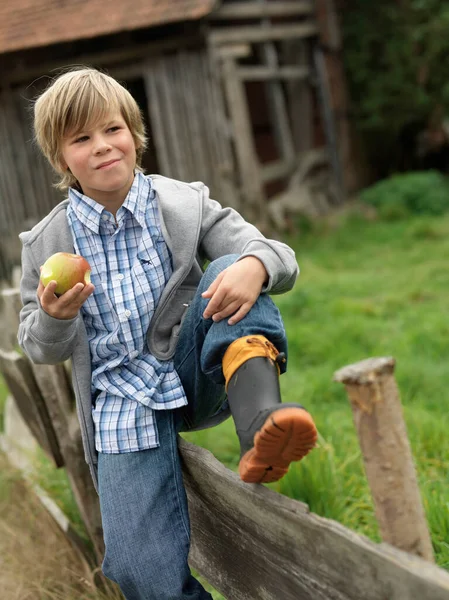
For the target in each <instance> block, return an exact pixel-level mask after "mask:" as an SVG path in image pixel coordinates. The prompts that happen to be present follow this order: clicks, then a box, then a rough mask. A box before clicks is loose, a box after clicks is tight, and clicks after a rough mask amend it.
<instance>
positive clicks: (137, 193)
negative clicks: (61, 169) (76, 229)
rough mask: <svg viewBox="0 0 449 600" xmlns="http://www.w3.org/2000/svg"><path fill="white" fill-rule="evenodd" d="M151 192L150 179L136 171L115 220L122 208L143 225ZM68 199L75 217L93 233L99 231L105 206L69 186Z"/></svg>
mask: <svg viewBox="0 0 449 600" xmlns="http://www.w3.org/2000/svg"><path fill="white" fill-rule="evenodd" d="M150 192H151V180H150V178H149V177H146V176H145V175H144V174H143V173H140V172H138V173H136V175H135V177H134V181H133V183H132V186H131V189H130V190H129V192H128V194H127V196H126V198H125V200H124V202H123V204H122V206H121V207H120V208H119V209H118V211H117V220H120V217H121V214H123V212H124V211H123V209H126V210H128V211H129V212H130V213H131V214H133V215H134V217H135V218H136V220H137V222H138V223H139V225H140V226H141V227H144V226H145V215H146V208H147V206H148V201H149V198H150ZM69 201H70V205H71V207H72V209H73V211H74V213H75V215H76V217H77V218H78V219H79V220H80V221H81V223H83V225H85V226H86V227H88V228H89V229H90V230H91V231H93V232H94V233H97V234H98V233H99V232H100V223H101V215H102V214H103V212H104V211H105V210H106V208H105V207H104V206H103V205H102V204H100V203H99V202H96V201H95V200H93V199H92V198H90V197H89V196H86V195H84V194H83V193H82V192H79V191H78V190H76V189H74V188H69Z"/></svg>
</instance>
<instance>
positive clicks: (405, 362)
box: [0, 210, 449, 600]
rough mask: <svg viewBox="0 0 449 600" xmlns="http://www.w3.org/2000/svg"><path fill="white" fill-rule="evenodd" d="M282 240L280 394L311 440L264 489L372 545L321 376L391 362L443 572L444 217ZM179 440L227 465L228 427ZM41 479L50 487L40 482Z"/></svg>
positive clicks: (348, 421)
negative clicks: (283, 365) (290, 266)
mask: <svg viewBox="0 0 449 600" xmlns="http://www.w3.org/2000/svg"><path fill="white" fill-rule="evenodd" d="M290 243H291V244H292V245H293V246H294V247H295V249H296V250H297V255H298V261H299V263H300V265H301V276H300V279H299V281H298V284H297V285H296V287H295V289H294V290H293V291H292V292H290V293H289V294H286V295H283V296H279V297H276V298H275V300H276V302H277V304H278V306H279V307H280V309H281V311H282V314H283V316H284V320H285V324H286V329H287V333H288V336H289V364H288V372H287V374H286V375H285V376H283V377H282V378H281V387H282V390H283V398H284V400H285V401H287V402H300V403H301V404H303V405H304V406H306V407H307V408H308V409H309V410H310V411H311V412H312V414H313V415H314V417H315V420H316V423H317V425H318V428H319V433H320V438H319V446H318V448H317V449H315V450H314V451H313V452H312V453H311V454H310V456H308V457H307V458H306V459H305V460H304V461H302V462H301V463H299V464H297V465H294V466H293V467H292V468H291V469H290V471H289V473H288V475H287V476H286V477H285V478H284V479H282V480H281V481H280V482H278V483H277V484H271V485H270V487H272V488H273V489H275V490H277V491H279V492H281V493H282V494H286V495H288V496H290V497H292V498H296V499H298V500H302V501H304V502H306V503H307V504H309V506H310V509H311V511H312V512H315V513H317V514H319V515H322V516H325V517H328V518H332V519H335V520H337V521H339V522H340V523H342V524H343V525H345V526H347V527H349V528H351V529H353V530H355V531H357V532H359V533H363V534H364V535H366V536H368V537H369V538H371V539H372V540H374V541H380V538H379V532H378V528H377V524H376V520H375V518H374V513H373V505H372V501H371V497H370V492H369V488H368V485H367V481H366V478H365V475H364V470H363V463H362V459H361V453H360V448H359V445H358V441H357V437H356V433H355V429H354V426H353V423H352V413H351V408H350V406H349V402H348V400H347V397H346V394H345V391H344V388H343V386H342V385H341V384H337V383H333V382H332V376H333V374H334V372H335V371H336V370H337V369H339V368H341V367H342V366H345V365H347V364H350V363H353V362H357V361H359V360H362V359H364V358H368V357H371V356H393V357H394V358H395V359H396V361H397V366H396V378H397V381H398V384H399V388H400V391H401V398H402V403H403V407H404V415H405V420H406V424H407V428H408V434H409V438H410V442H411V445H412V450H413V453H414V457H415V461H416V465H417V470H418V476H419V484H420V488H421V492H422V495H423V499H424V504H425V509H426V513H427V518H428V522H429V526H430V529H431V534H432V540H433V544H434V550H435V554H436V559H437V564H439V565H440V566H441V567H443V568H446V569H449V478H448V474H449V437H448V435H447V431H448V429H449V416H448V410H447V405H448V402H447V397H448V395H449V393H448V390H449V370H448V368H447V364H448V361H449V321H448V318H447V316H448V310H447V298H448V296H449V275H448V267H447V256H448V255H449V216H446V217H444V218H422V217H421V218H419V219H418V218H410V219H407V220H402V221H395V222H379V221H373V220H367V219H366V218H364V217H362V216H361V214H359V212H358V211H357V210H352V211H347V213H346V214H344V215H341V216H340V217H339V218H334V219H332V221H328V222H326V223H322V224H321V225H320V226H319V227H318V226H315V227H313V228H310V229H309V231H307V232H303V233H301V235H300V236H299V241H298V239H295V240H290ZM0 396H1V393H0ZM185 437H186V438H187V439H189V440H190V441H194V442H195V443H197V444H199V445H201V446H204V447H206V448H208V449H209V450H211V451H212V452H213V454H214V455H215V456H216V457H217V458H218V459H219V460H221V461H222V462H223V463H224V464H225V465H226V466H228V467H229V468H231V469H236V467H237V461H238V444H237V439H236V436H235V433H234V430H233V425H232V422H231V421H228V422H226V423H224V424H222V425H220V426H219V427H218V428H215V429H213V430H207V431H203V432H198V433H195V434H188V435H186V436H185ZM44 479H47V480H48V486H51V485H52V483H51V479H52V477H51V475H49V474H48V473H47V475H46V476H45V478H44ZM42 483H44V484H45V481H44V482H42V481H41V484H42ZM59 485H62V484H61V483H60V484H59ZM65 497H66V496H65V495H64V494H61V498H62V500H61V502H62V503H63V504H64V502H69V501H68V500H64V498H65ZM72 510H73V508H72ZM214 598H215V599H216V600H219V599H220V598H221V597H220V596H219V595H218V594H216V595H214Z"/></svg>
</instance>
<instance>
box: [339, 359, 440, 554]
mask: <svg viewBox="0 0 449 600" xmlns="http://www.w3.org/2000/svg"><path fill="white" fill-rule="evenodd" d="M394 366H395V360H394V359H393V358H370V359H367V360H363V361H361V362H358V363H356V364H353V365H349V366H346V367H344V368H342V369H340V370H339V371H337V372H336V373H335V374H334V381H338V382H341V383H343V384H344V385H345V387H346V391H347V394H348V397H349V400H350V402H351V407H352V412H353V418H354V423H355V427H356V429H357V434H358V437H359V442H360V447H361V449H362V454H363V459H364V463H365V470H366V475H367V478H368V482H369V485H370V488H371V493H372V496H373V500H374V504H375V511H376V517H377V520H378V522H379V527H380V531H381V535H382V539H383V540H384V541H385V542H388V543H390V544H392V545H393V546H396V548H400V549H401V550H405V551H406V552H409V553H412V554H417V555H418V556H421V557H422V558H424V559H426V560H428V561H431V562H433V561H434V557H433V550H432V543H431V539H430V534H429V529H428V526H427V522H426V517H425V513H424V507H423V504H422V500H421V495H420V491H419V487H418V482H417V477H416V470H415V466H414V463H413V457H412V452H411V448H410V443H409V440H408V437H407V430H406V426H405V422H404V418H403V414H402V407H401V400H400V396H399V391H398V387H397V384H396V380H395V378H394Z"/></svg>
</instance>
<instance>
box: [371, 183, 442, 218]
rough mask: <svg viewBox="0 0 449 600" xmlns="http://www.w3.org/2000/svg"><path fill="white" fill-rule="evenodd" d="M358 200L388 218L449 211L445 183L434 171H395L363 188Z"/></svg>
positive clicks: (382, 216)
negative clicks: (397, 172)
mask: <svg viewBox="0 0 449 600" xmlns="http://www.w3.org/2000/svg"><path fill="white" fill-rule="evenodd" d="M360 199H361V200H362V202H365V203H367V204H370V205H371V206H373V207H374V208H376V209H377V211H378V214H379V216H380V217H381V218H384V219H388V220H393V219H399V218H402V217H406V216H408V215H412V214H418V215H441V214H443V213H444V212H446V211H448V210H449V182H448V179H447V177H445V176H444V175H442V174H441V173H439V172H438V171H422V172H414V173H403V174H397V175H393V176H391V177H389V178H388V179H384V180H383V181H380V182H378V183H376V184H375V185H373V186H371V187H369V188H367V189H365V190H363V191H362V192H361V194H360Z"/></svg>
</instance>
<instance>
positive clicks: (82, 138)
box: [75, 135, 89, 144]
mask: <svg viewBox="0 0 449 600" xmlns="http://www.w3.org/2000/svg"><path fill="white" fill-rule="evenodd" d="M87 139H89V138H88V137H87V135H81V136H80V137H79V138H76V139H75V144H77V143H78V142H85V141H86V140H87Z"/></svg>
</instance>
